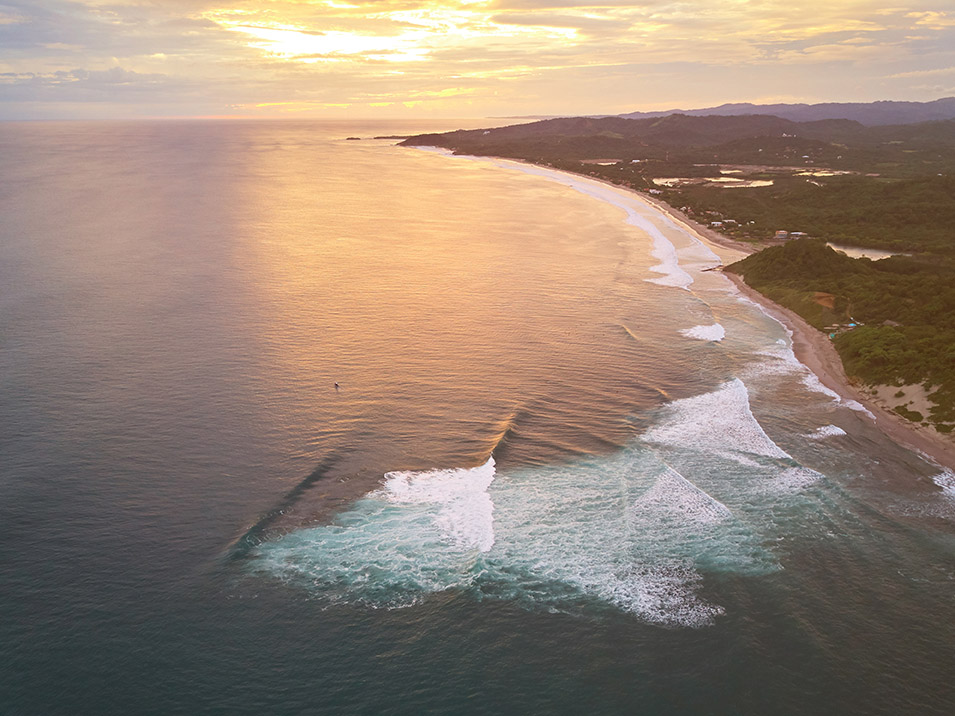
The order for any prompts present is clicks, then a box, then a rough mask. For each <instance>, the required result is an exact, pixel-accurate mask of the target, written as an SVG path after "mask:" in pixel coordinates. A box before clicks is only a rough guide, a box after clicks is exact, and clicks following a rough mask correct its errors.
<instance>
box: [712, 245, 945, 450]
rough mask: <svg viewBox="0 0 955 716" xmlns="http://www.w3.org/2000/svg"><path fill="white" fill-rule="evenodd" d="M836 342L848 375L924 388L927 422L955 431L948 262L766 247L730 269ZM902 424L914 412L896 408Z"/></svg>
mask: <svg viewBox="0 0 955 716" xmlns="http://www.w3.org/2000/svg"><path fill="white" fill-rule="evenodd" d="M725 270H727V271H732V272H735V273H738V274H740V275H742V276H743V277H744V278H745V280H746V283H747V284H749V285H750V286H752V287H753V288H755V289H756V290H757V291H759V292H761V293H763V294H765V295H766V296H768V297H769V298H771V299H772V300H773V301H775V302H777V303H779V304H780V305H783V306H786V307H787V308H790V309H791V310H793V311H795V312H797V313H799V314H800V315H801V316H803V318H805V319H806V320H807V321H808V322H809V323H811V324H812V325H814V326H815V327H816V328H818V329H820V330H826V331H827V332H829V333H830V334H831V335H832V336H833V344H834V345H835V347H836V350H837V351H838V352H839V355H840V356H841V358H842V361H843V364H844V366H845V369H846V372H847V374H849V375H850V376H852V377H854V378H856V379H857V380H858V381H860V382H862V383H865V384H867V385H897V386H901V385H906V384H921V385H923V386H924V388H925V389H926V391H927V393H928V395H929V397H930V399H931V400H932V401H933V402H934V406H933V407H932V409H931V412H930V414H929V415H927V416H922V415H921V414H919V415H918V418H917V420H918V421H919V422H921V421H922V420H923V419H924V420H927V421H929V422H931V423H933V424H934V425H935V426H936V427H937V428H939V429H940V430H942V431H944V432H950V431H951V430H952V427H953V423H955V282H953V281H952V277H953V275H955V265H953V262H952V260H951V259H943V258H938V257H936V258H934V259H932V260H929V259H927V258H925V257H908V256H893V257H891V258H888V259H884V260H881V261H871V260H869V259H853V258H849V257H848V256H846V255H845V254H842V253H840V252H837V251H834V250H833V249H832V248H830V247H829V246H827V245H826V244H825V243H824V242H823V241H821V240H815V239H802V240H799V241H790V242H787V243H785V244H783V245H781V246H773V247H769V248H767V249H765V250H763V251H761V252H759V253H757V254H753V255H751V256H748V257H746V258H745V259H743V260H742V261H738V262H736V263H734V264H732V265H730V266H728V267H726V269H725ZM899 407H900V408H901V409H899V410H897V412H899V413H900V414H901V415H903V417H906V418H908V419H910V420H912V419H916V418H915V411H911V410H908V409H906V407H905V406H904V405H903V406H899Z"/></svg>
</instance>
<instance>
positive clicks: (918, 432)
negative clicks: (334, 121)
mask: <svg viewBox="0 0 955 716" xmlns="http://www.w3.org/2000/svg"><path fill="white" fill-rule="evenodd" d="M446 151H449V152H450V150H446ZM474 156H476V158H480V159H497V160H499V161H500V160H504V161H512V162H516V163H519V164H526V165H530V166H535V167H539V168H541V169H545V170H547V171H552V172H556V173H559V174H566V175H568V176H571V177H574V178H581V179H586V180H588V181H593V182H597V183H599V184H604V185H606V186H609V187H613V188H614V189H618V190H620V191H621V192H626V193H627V194H631V195H634V196H636V197H638V198H639V199H640V200H642V201H644V202H646V203H647V204H649V205H650V206H652V207H654V208H655V209H657V210H658V211H660V212H662V213H663V214H664V215H666V216H667V217H669V218H670V219H673V220H674V221H676V222H678V223H680V224H682V225H683V227H684V228H685V230H686V231H688V232H690V233H691V234H693V235H695V237H696V238H697V239H699V240H700V241H702V242H703V243H705V244H707V245H708V246H710V248H721V249H725V250H730V251H734V252H738V253H741V254H744V255H749V254H754V253H756V252H757V251H760V250H762V249H763V248H766V246H771V245H773V244H771V243H768V244H764V245H761V246H757V245H754V244H751V243H748V242H741V241H737V240H735V239H731V238H729V237H728V236H725V235H724V234H720V233H719V232H717V231H714V230H713V229H711V228H709V227H708V226H704V225H703V224H700V223H699V222H697V221H695V220H694V219H691V218H690V217H689V216H687V215H686V214H684V213H683V212H682V211H680V210H679V209H677V208H675V207H673V206H670V205H669V204H667V203H666V202H664V201H661V200H660V199H657V198H655V197H651V196H648V195H646V194H644V193H643V192H640V191H638V190H636V189H632V188H630V187H625V186H620V185H619V184H614V183H613V182H610V181H606V180H604V179H597V178H596V177H592V176H588V175H586V174H578V173H576V172H570V171H565V170H561V169H555V168H554V167H551V166H547V165H545V164H536V163H534V162H529V161H526V160H521V159H510V158H508V157H494V156H489V155H488V156H481V155H474ZM717 255H718V256H719V254H717ZM719 258H720V266H718V267H714V268H719V269H722V268H723V263H722V262H723V257H722V256H719ZM720 273H722V274H723V275H724V276H726V278H727V279H728V280H729V281H731V282H732V283H733V285H734V286H736V288H737V289H738V290H739V292H740V294H742V295H743V296H745V297H746V298H748V299H749V300H751V301H753V302H754V303H756V304H758V305H759V306H760V307H761V308H762V309H763V310H764V311H765V312H766V313H767V314H768V315H769V316H770V317H772V318H773V319H775V320H776V321H779V323H781V324H782V325H783V326H784V327H785V328H786V329H787V330H788V331H789V332H790V335H791V338H790V341H791V343H792V349H793V354H794V355H795V356H796V359H797V360H798V361H799V362H800V363H802V364H803V365H804V366H805V367H806V368H807V369H808V370H809V371H811V372H812V373H813V374H814V375H815V376H816V377H817V378H818V379H819V381H820V382H821V383H822V384H823V385H824V386H826V387H827V388H829V389H830V390H832V391H833V392H835V393H836V394H838V395H839V396H840V397H841V398H843V399H844V400H848V401H856V402H857V403H859V404H860V405H862V406H863V407H864V408H866V410H868V411H869V413H871V415H872V419H873V422H874V424H875V426H876V428H878V429H879V430H880V431H881V432H882V433H883V434H884V435H885V436H886V437H888V438H889V439H890V440H892V441H894V442H896V443H898V444H900V445H902V446H904V447H906V448H908V449H910V450H914V451H915V452H917V453H919V454H920V455H922V456H923V457H927V458H928V459H930V460H931V461H933V462H935V463H936V464H937V465H939V466H940V467H942V468H943V469H946V468H947V469H949V470H953V471H955V436H953V437H951V438H949V437H946V436H943V435H941V434H940V433H938V432H937V431H935V430H934V429H933V428H925V427H923V426H921V425H917V424H915V423H912V422H911V421H909V420H906V419H905V418H903V417H902V416H901V415H899V414H898V413H896V412H895V411H893V410H892V409H891V407H890V406H889V405H888V404H886V403H885V402H884V401H882V400H880V399H879V398H875V397H873V396H872V395H871V394H869V393H868V392H866V391H865V390H864V389H863V388H862V387H859V386H856V385H854V384H853V383H852V382H851V381H850V379H849V377H848V376H847V375H846V372H845V369H844V367H843V364H842V358H841V357H840V356H839V353H838V352H837V351H836V349H835V346H833V345H832V343H831V341H830V340H829V339H828V337H827V336H826V335H825V334H823V333H822V332H821V331H819V330H817V329H816V328H814V327H813V326H811V325H809V323H807V322H806V321H805V319H803V318H802V316H800V315H799V314H797V313H795V312H794V311H791V310H790V309H788V308H786V307H785V306H781V305H780V304H778V303H776V302H775V301H772V300H771V299H769V298H768V297H766V296H765V295H763V294H762V293H760V292H759V291H757V290H756V289H754V288H752V287H751V286H749V285H748V284H747V283H746V282H745V281H744V280H743V278H742V276H740V275H738V274H733V273H727V272H725V271H722V270H721V271H720Z"/></svg>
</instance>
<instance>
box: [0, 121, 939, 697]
mask: <svg viewBox="0 0 955 716" xmlns="http://www.w3.org/2000/svg"><path fill="white" fill-rule="evenodd" d="M461 125H464V126H481V125H480V123H477V122H472V123H460V124H459V123H454V124H453V125H448V126H442V125H440V124H439V123H435V122H431V123H428V122H418V123H404V124H392V125H381V124H377V125H376V124H372V123H368V124H364V125H362V124H354V123H353V124H333V123H320V122H292V121H288V122H235V123H230V122H163V123H150V122H142V123H136V122H131V123H31V124H6V125H2V126H0V149H2V151H0V164H2V168H3V173H2V180H0V210H2V214H0V215H2V217H3V218H2V223H0V232H2V244H0V259H2V260H0V380H2V396H3V400H2V404H0V421H2V422H0V426H2V431H0V454H2V457H3V473H2V481H0V511H2V515H0V519H2V523H3V525H4V531H3V538H2V539H3V548H2V550H0V575H2V577H3V584H4V589H3V591H2V596H0V604H2V605H3V607H4V615H5V618H4V620H3V622H2V626H0V634H2V635H3V639H2V643H3V644H4V654H5V660H4V664H3V666H2V667H0V675H2V678H0V710H2V711H3V712H4V713H37V714H55V713H130V712H136V713H160V714H169V713H183V714H194V713H329V714H343V713H355V714H358V713H394V714H405V713H407V714H420V713H424V712H432V713H462V714H466V713H495V714H497V713H515V714H517V713H521V714H524V713H568V714H572V713H585V712H587V713H599V714H617V713H621V714H622V713H628V714H629V713H652V714H664V713H674V714H676V713H680V714H683V713H728V714H729V713H734V714H735V713H753V714H761V713H853V712H855V713H946V712H948V711H950V707H951V706H952V705H953V701H952V699H953V693H955V692H953V683H955V679H953V672H952V663H953V662H952V659H951V650H952V645H953V643H955V631H953V626H952V621H951V619H949V618H948V616H947V615H949V614H950V613H951V611H952V606H953V582H955V568H953V564H955V559H953V557H955V540H953V534H955V529H953V522H955V500H953V497H952V491H953V484H955V480H953V478H952V475H951V472H950V471H948V470H944V469H942V468H941V467H939V466H937V465H935V464H933V463H931V462H930V461H927V460H926V459H924V458H923V457H921V456H919V455H917V454H913V453H912V452H910V451H908V450H906V449H904V448H902V447H900V446H898V445H895V444H893V443H891V442H890V441H888V440H887V439H886V438H885V437H884V436H883V435H882V434H881V433H880V432H878V431H877V430H876V429H875V427H874V426H873V423H872V420H871V417H870V416H869V415H868V414H867V413H866V412H865V411H864V410H859V408H861V406H858V405H854V404H851V403H849V402H847V401H842V400H841V399H840V398H839V396H838V395H836V394H834V393H833V392H832V391H830V390H828V389H827V388H825V386H823V385H822V384H821V383H820V382H819V381H818V379H817V378H816V377H815V376H814V375H812V374H811V373H809V372H808V371H807V370H806V369H805V368H804V367H803V366H802V365H801V364H799V363H798V361H796V360H795V358H794V356H793V354H792V350H791V344H790V338H789V336H788V334H787V332H786V331H785V329H784V328H783V327H782V326H780V325H779V324H778V323H776V322H775V321H774V320H773V319H771V318H770V317H769V316H767V315H766V314H765V313H763V312H762V311H761V310H760V308H759V307H758V306H757V305H755V304H753V303H752V302H750V301H748V300H746V299H744V298H743V297H741V296H740V295H739V294H738V293H737V292H736V290H735V289H734V288H733V286H732V284H730V283H729V282H728V281H727V280H726V279H725V278H724V277H722V276H721V275H719V274H718V273H717V272H709V271H703V269H705V268H710V267H712V266H713V265H716V264H717V263H719V262H721V261H731V260H734V259H735V258H737V257H738V256H737V255H736V254H734V252H732V251H728V250H725V249H719V248H715V247H708V246H706V245H704V244H703V243H702V242H701V241H700V240H698V239H697V238H696V237H695V236H694V235H692V234H691V233H690V232H689V231H687V229H686V227H685V226H683V225H682V224H681V223H680V222H679V221H678V220H676V219H675V218H674V217H672V216H669V215H668V214H666V213H665V212H663V211H661V210H659V209H657V208H655V207H653V206H651V205H648V204H647V203H645V202H644V201H643V200H641V199H640V198H639V197H636V196H635V195H632V194H627V193H625V192H623V191H621V190H618V189H616V188H614V187H610V186H607V185H604V184H601V183H599V182H595V181H591V180H588V179H584V178H582V177H573V176H570V175H566V174H560V173H557V172H553V171H550V170H547V169H542V168H538V167H532V166H528V165H524V164H519V163H515V162H508V161H505V160H495V159H478V158H472V157H455V156H450V155H448V154H447V153H443V152H435V151H430V152H429V151H422V150H418V149H406V148H401V147H397V146H395V143H394V140H376V139H371V137H374V136H378V135H394V134H403V133H412V132H423V131H434V130H438V129H452V128H455V127H456V126H461ZM348 136H362V137H364V138H363V139H362V140H361V141H353V140H352V141H348V140H345V137H348ZM336 384H337V385H336Z"/></svg>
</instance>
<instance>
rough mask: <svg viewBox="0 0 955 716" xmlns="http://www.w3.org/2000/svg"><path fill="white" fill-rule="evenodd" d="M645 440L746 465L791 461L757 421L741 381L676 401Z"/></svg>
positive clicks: (645, 436)
mask: <svg viewBox="0 0 955 716" xmlns="http://www.w3.org/2000/svg"><path fill="white" fill-rule="evenodd" d="M643 439H644V440H645V441H646V442H649V443H660V444H664V445H669V446H671V447H680V448H685V447H692V448H693V449H695V450H698V451H700V452H709V453H711V454H715V455H722V456H724V457H729V458H731V459H734V460H737V461H740V462H746V463H751V462H752V460H750V459H749V458H748V457H747V455H760V456H764V457H769V458H790V456H789V454H788V453H786V452H785V451H784V450H782V449H781V448H780V447H779V446H778V445H776V443H774V442H773V441H772V440H771V439H770V437H769V436H768V435H767V434H766V432H765V431H764V430H763V428H762V426H761V425H760V424H759V422H758V421H757V420H756V418H755V416H754V415H753V411H752V410H751V409H750V405H749V391H747V390H746V385H745V384H744V383H743V381H741V380H740V379H739V378H735V379H733V380H731V381H729V382H728V383H724V384H723V385H722V386H720V387H719V389H717V390H715V391H714V392H712V393H704V394H703V395H697V396H695V397H692V398H684V399H682V400H677V401H674V402H673V403H671V404H670V405H669V406H668V408H667V415H666V416H665V418H664V420H663V421H662V422H661V423H660V424H659V425H657V426H655V427H652V428H650V429H649V430H647V432H645V433H644V435H643ZM741 453H743V454H741Z"/></svg>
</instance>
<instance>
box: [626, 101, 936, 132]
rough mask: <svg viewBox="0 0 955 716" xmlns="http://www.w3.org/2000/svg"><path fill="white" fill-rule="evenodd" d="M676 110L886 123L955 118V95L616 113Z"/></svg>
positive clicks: (636, 115)
mask: <svg viewBox="0 0 955 716" xmlns="http://www.w3.org/2000/svg"><path fill="white" fill-rule="evenodd" d="M673 114H684V115H689V116H696V117H701V116H707V115H722V116H735V115H742V114H770V115H773V116H775V117H781V118H783V119H789V120H792V121H794V122H813V121H818V120H823V119H851V120H854V121H856V122H859V123H860V124H864V125H866V126H869V127H876V126H880V125H887V124H912V123H915V122H931V121H934V120H940V119H955V97H943V98H942V99H937V100H934V101H932V102H896V101H887V100H886V101H879V102H825V103H821V104H751V103H749V102H741V103H734V104H721V105H720V106H718V107H706V108H704V109H690V110H683V109H671V110H666V111H663V112H628V113H626V114H620V115H616V116H618V117H622V118H624V119H651V118H654V117H666V116H669V115H673Z"/></svg>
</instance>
